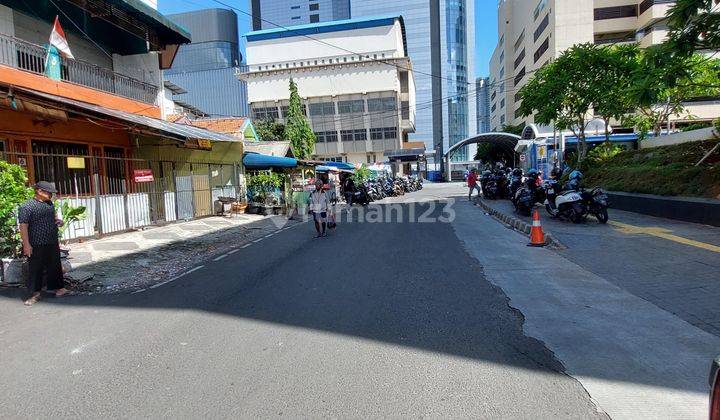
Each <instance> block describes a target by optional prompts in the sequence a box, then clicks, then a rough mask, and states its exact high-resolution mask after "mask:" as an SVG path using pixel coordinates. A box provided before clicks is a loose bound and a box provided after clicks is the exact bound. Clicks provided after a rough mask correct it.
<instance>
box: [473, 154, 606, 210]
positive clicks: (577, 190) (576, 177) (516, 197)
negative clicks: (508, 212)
mask: <svg viewBox="0 0 720 420" xmlns="http://www.w3.org/2000/svg"><path fill="white" fill-rule="evenodd" d="M561 176H562V172H561V171H560V170H559V169H558V168H555V169H553V170H552V172H551V173H550V179H547V180H543V179H542V178H541V174H540V172H539V171H537V170H536V169H530V170H529V171H527V173H523V170H522V169H519V168H516V169H510V168H504V169H503V168H496V169H495V170H492V171H490V170H486V171H484V172H483V173H482V175H481V177H480V187H481V188H482V191H483V197H485V198H487V199H490V200H495V199H500V198H507V199H510V201H512V203H513V205H514V206H515V211H516V212H518V213H520V214H523V215H526V216H529V215H530V212H531V211H532V209H533V208H534V207H535V205H537V204H540V205H544V206H545V209H546V210H547V212H548V214H549V215H550V216H552V217H554V218H558V219H564V220H569V221H571V222H573V223H581V222H583V221H585V220H587V217H588V216H590V215H592V216H594V217H595V218H596V219H597V220H598V221H599V222H600V223H607V221H608V206H609V200H608V196H607V194H606V193H605V192H604V191H603V190H602V189H601V188H597V187H596V188H593V189H591V190H586V189H585V188H584V187H583V185H582V179H583V175H582V173H581V172H580V171H577V170H576V171H572V172H571V173H570V175H569V176H568V179H567V182H565V183H564V185H562V186H561V185H560V178H561Z"/></svg>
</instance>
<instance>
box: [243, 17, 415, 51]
mask: <svg viewBox="0 0 720 420" xmlns="http://www.w3.org/2000/svg"><path fill="white" fill-rule="evenodd" d="M395 20H400V26H401V27H402V33H403V43H404V44H405V45H407V42H406V41H405V23H404V22H403V18H402V16H400V15H380V16H367V17H361V18H355V19H345V20H334V21H328V22H319V23H309V24H306V25H296V26H287V27H280V28H272V29H263V30H260V31H252V32H248V33H246V34H245V38H247V40H248V41H263V40H267V39H278V38H290V37H294V36H304V35H317V34H322V33H328V32H339V31H351V30H353V29H364V28H374V27H378V26H387V25H393V24H395ZM405 50H406V53H407V48H405Z"/></svg>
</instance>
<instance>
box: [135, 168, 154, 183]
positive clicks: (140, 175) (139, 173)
mask: <svg viewBox="0 0 720 420" xmlns="http://www.w3.org/2000/svg"><path fill="white" fill-rule="evenodd" d="M133 181H135V182H153V181H155V178H154V177H153V173H152V169H134V170H133Z"/></svg>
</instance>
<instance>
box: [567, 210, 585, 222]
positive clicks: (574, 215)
mask: <svg viewBox="0 0 720 420" xmlns="http://www.w3.org/2000/svg"><path fill="white" fill-rule="evenodd" d="M570 221H571V222H573V223H575V224H578V223H581V222H582V221H583V216H582V214H580V213H578V212H575V211H571V212H570Z"/></svg>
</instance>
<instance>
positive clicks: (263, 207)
mask: <svg viewBox="0 0 720 420" xmlns="http://www.w3.org/2000/svg"><path fill="white" fill-rule="evenodd" d="M282 184H283V176H282V175H281V174H278V173H275V172H272V171H266V172H259V173H258V174H256V175H252V176H250V177H249V179H248V187H249V190H250V192H251V194H250V200H251V203H250V204H249V206H250V208H253V209H255V211H256V212H257V213H258V214H262V215H264V216H267V215H270V214H274V212H275V208H276V207H279V200H278V197H277V191H278V189H279V188H280V187H281V186H282ZM250 212H253V211H252V210H250Z"/></svg>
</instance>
